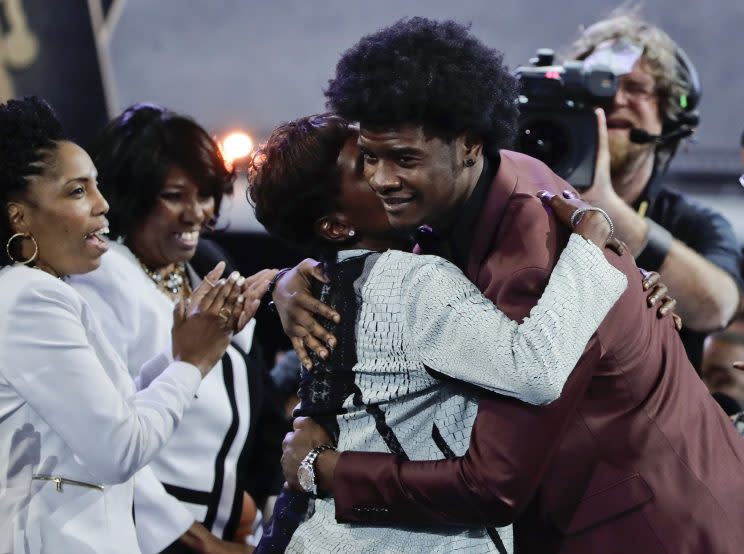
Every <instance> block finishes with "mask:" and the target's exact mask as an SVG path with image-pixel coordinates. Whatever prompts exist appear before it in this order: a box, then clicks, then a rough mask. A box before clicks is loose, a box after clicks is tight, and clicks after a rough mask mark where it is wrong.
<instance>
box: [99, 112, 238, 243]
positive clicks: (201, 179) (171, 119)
mask: <svg viewBox="0 0 744 554" xmlns="http://www.w3.org/2000/svg"><path fill="white" fill-rule="evenodd" d="M91 155H92V157H93V162H94V163H95V165H96V168H97V169H98V180H99V182H100V188H101V192H102V194H103V195H104V197H106V200H108V202H109V205H110V209H109V213H108V219H109V225H110V229H111V236H112V237H113V238H123V237H126V236H127V235H128V234H129V233H130V232H131V230H132V229H134V228H135V227H137V226H138V225H140V224H141V223H142V222H143V221H144V220H145V219H146V218H147V216H148V215H150V213H151V212H152V210H153V209H154V207H155V201H156V199H157V197H158V195H159V194H160V191H161V189H162V187H163V184H164V182H165V179H166V177H167V175H168V171H169V170H170V169H171V168H172V167H174V166H177V167H179V168H180V169H181V170H183V171H185V172H186V173H187V174H188V175H189V177H190V178H191V179H193V180H194V182H195V183H196V184H197V186H199V189H200V192H201V193H202V194H205V195H209V196H212V197H213V198H214V201H215V218H216V217H217V215H218V214H219V207H220V202H221V201H222V196H223V195H224V194H225V193H226V192H229V191H231V190H232V184H233V180H234V174H233V173H232V172H231V171H229V170H228V169H227V167H226V166H225V162H224V160H223V159H222V154H221V153H220V150H219V147H218V146H217V143H216V142H215V141H214V139H212V137H210V136H209V134H208V133H207V132H206V131H205V130H204V129H203V128H202V127H200V126H199V125H198V124H197V123H195V122H194V121H193V120H191V119H189V118H188V117H184V116H182V115H178V114H176V113H173V112H171V111H169V110H166V109H165V108H161V107H160V106H156V105H153V104H135V105H134V106H130V107H129V108H127V109H126V110H124V112H123V113H122V114H121V115H119V116H118V117H116V118H115V119H114V120H112V121H111V122H110V123H109V124H108V125H107V126H106V127H105V128H104V130H103V132H102V133H101V134H100V135H99V136H98V138H97V139H96V141H95V143H94V144H93V147H92V149H91Z"/></svg>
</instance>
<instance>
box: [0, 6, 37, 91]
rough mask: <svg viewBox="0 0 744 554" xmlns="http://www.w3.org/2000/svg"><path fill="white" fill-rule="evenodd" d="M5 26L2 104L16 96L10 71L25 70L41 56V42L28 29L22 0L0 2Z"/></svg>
mask: <svg viewBox="0 0 744 554" xmlns="http://www.w3.org/2000/svg"><path fill="white" fill-rule="evenodd" d="M0 10H1V11H2V14H3V15H4V16H5V22H6V25H5V26H0V102H5V101H6V100H8V99H9V98H13V96H15V87H14V86H13V78H12V76H11V75H10V73H9V71H8V70H9V69H16V70H17V69H25V68H27V67H29V66H30V65H31V64H33V63H34V61H35V60H36V57H37V56H38V54H39V41H38V39H37V38H36V35H34V34H33V33H32V32H31V29H29V28H28V23H27V21H26V14H25V12H24V11H23V4H22V0H0Z"/></svg>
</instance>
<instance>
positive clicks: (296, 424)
mask: <svg viewBox="0 0 744 554" xmlns="http://www.w3.org/2000/svg"><path fill="white" fill-rule="evenodd" d="M308 419H309V418H307V417H305V416H299V417H296V418H294V419H293V420H292V429H294V430H295V431H299V430H300V429H302V428H303V427H304V426H305V424H306V423H307V420H308Z"/></svg>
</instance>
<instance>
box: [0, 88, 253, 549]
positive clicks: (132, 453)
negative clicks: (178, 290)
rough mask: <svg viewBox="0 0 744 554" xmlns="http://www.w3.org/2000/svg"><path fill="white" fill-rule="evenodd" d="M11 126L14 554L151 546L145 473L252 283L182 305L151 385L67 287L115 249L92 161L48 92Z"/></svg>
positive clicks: (1, 533)
mask: <svg viewBox="0 0 744 554" xmlns="http://www.w3.org/2000/svg"><path fill="white" fill-rule="evenodd" d="M0 129H2V133H0V206H1V207H2V212H0V240H2V241H3V242H4V243H5V249H4V252H2V253H0V289H1V290H2V291H3V293H2V295H0V552H29V553H40V552H48V551H49V549H50V548H52V549H53V550H54V552H59V553H61V554H72V553H80V552H103V551H106V552H117V553H118V552H120V553H122V554H124V553H132V552H139V551H140V550H139V547H138V544H137V539H136V535H135V529H134V521H133V519H132V511H131V506H132V497H133V476H134V474H135V473H136V472H138V471H139V470H141V469H142V468H143V467H144V466H145V465H146V464H147V463H148V462H149V461H150V459H151V458H152V457H153V456H154V455H155V454H156V453H157V452H158V451H159V450H160V449H161V448H162V446H163V445H164V444H165V443H166V442H167V441H168V440H169V439H170V437H171V435H172V434H173V432H174V430H175V428H176V426H177V425H178V423H179V422H180V421H181V419H182V417H183V415H184V410H185V408H186V406H188V405H189V404H190V403H191V401H192V399H193V397H194V394H195V393H196V391H197V389H198V387H199V383H200V381H201V378H202V377H204V376H205V375H206V374H207V373H208V372H209V371H210V369H211V368H212V366H213V365H214V364H215V363H216V361H217V360H218V359H219V358H220V356H221V355H222V353H223V352H224V351H225V348H226V347H227V345H228V343H229V341H230V338H231V336H232V334H233V331H240V330H241V324H240V322H241V320H243V319H244V316H242V305H241V303H240V302H239V301H238V298H239V294H240V290H239V288H238V287H237V286H235V283H233V282H228V283H227V284H224V285H223V284H220V285H218V286H215V287H202V288H201V289H198V290H196V291H195V293H194V296H193V297H191V299H190V300H191V305H192V306H194V308H195V310H193V311H192V312H191V313H187V312H186V308H185V306H186V304H185V303H179V304H178V305H177V307H176V310H175V317H174V324H173V331H172V332H173V334H172V338H173V340H172V343H171V344H170V345H169V346H170V348H169V351H170V353H169V355H163V356H161V357H160V358H158V359H154V360H153V361H152V362H151V364H150V369H151V371H152V372H153V373H154V374H156V375H158V377H157V378H155V379H153V380H151V382H150V383H149V386H148V387H147V388H146V389H143V390H137V389H139V388H140V387H135V384H134V383H133V382H132V380H131V379H130V378H129V375H128V372H127V369H126V367H125V365H124V364H123V362H122V361H121V358H120V357H119V356H118V355H117V354H116V352H115V350H114V348H113V347H112V346H111V344H110V343H109V342H108V341H107V340H106V339H105V337H104V335H103V332H102V331H101V329H100V327H99V324H98V321H97V320H96V317H95V314H94V313H93V311H92V310H91V307H90V305H89V304H88V303H87V302H85V300H84V299H83V298H82V297H81V296H80V295H79V294H77V293H76V292H75V290H74V289H73V288H72V287H70V286H69V283H68V282H67V281H68V276H72V275H77V274H82V273H86V272H90V271H92V270H94V269H96V268H98V267H99V266H100V264H101V259H102V256H103V254H104V253H105V252H106V250H107V243H106V240H105V238H104V235H105V234H106V232H107V225H108V223H107V221H106V213H107V211H108V204H107V203H106V200H105V199H104V198H103V196H101V193H100V191H99V190H98V186H97V183H96V169H95V167H94V166H93V163H92V162H91V159H90V157H89V156H88V154H86V153H85V151H84V150H83V149H81V148H80V147H79V146H77V145H75V144H73V143H72V142H69V141H66V140H64V138H63V134H62V129H61V126H60V124H59V122H58V121H57V119H56V117H55V116H54V113H53V112H52V110H51V108H50V107H49V106H48V105H47V104H46V103H45V102H43V101H41V100H39V99H36V98H29V99H24V100H11V101H9V102H8V103H7V104H3V105H0ZM216 270H217V271H214V272H213V274H212V275H211V277H212V278H213V279H216V278H218V277H219V273H221V272H222V266H220V267H218V268H216ZM62 277H65V279H64V280H63V279H62ZM225 311H227V313H229V314H230V317H227V318H221V317H220V314H222V313H225ZM171 359H176V360H179V361H176V362H171V361H170V360H171ZM51 545H53V546H51Z"/></svg>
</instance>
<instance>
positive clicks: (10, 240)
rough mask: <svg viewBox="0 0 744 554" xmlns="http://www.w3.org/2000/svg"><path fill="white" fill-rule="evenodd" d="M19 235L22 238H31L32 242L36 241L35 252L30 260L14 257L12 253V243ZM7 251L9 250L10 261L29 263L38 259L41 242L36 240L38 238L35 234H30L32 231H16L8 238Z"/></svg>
mask: <svg viewBox="0 0 744 554" xmlns="http://www.w3.org/2000/svg"><path fill="white" fill-rule="evenodd" d="M19 237H20V238H21V240H23V239H31V242H33V243H34V253H33V254H32V255H31V257H30V258H29V259H28V260H25V261H21V260H16V259H15V258H14V257H13V254H11V253H10V245H11V244H12V242H13V241H14V240H15V239H17V238H19ZM5 252H7V254H8V258H10V261H12V262H13V263H16V264H23V265H28V264H30V263H31V262H33V261H34V260H36V258H38V257H39V244H38V243H37V242H36V239H35V238H34V236H33V235H32V234H30V233H16V234H15V235H13V236H12V237H10V238H9V239H8V242H7V243H6V245H5Z"/></svg>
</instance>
